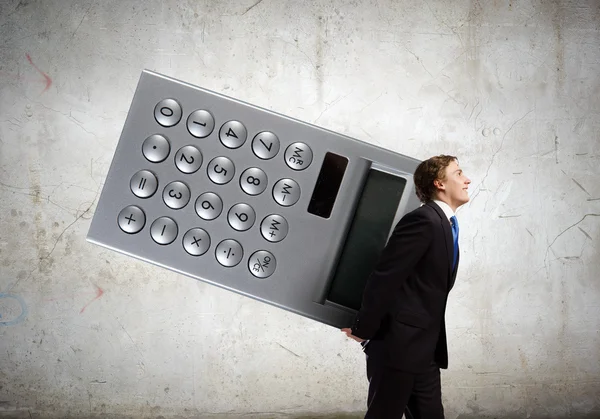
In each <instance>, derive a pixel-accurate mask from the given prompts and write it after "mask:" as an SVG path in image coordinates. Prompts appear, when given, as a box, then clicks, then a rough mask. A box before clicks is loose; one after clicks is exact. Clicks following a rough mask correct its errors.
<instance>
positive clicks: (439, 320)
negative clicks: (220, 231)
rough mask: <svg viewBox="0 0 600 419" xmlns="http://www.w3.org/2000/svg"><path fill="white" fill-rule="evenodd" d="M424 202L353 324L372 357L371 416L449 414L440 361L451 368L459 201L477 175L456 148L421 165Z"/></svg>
mask: <svg viewBox="0 0 600 419" xmlns="http://www.w3.org/2000/svg"><path fill="white" fill-rule="evenodd" d="M414 182H415V189H416V193H417V196H418V197H419V199H420V201H421V202H422V203H423V205H422V206H420V207H419V208H417V209H416V210H414V211H412V212H410V213H408V214H406V215H405V216H404V217H402V219H401V220H400V221H399V222H398V224H397V225H396V226H395V228H394V231H393V233H392V235H391V236H390V238H389V240H388V243H387V245H386V247H385V249H384V250H383V252H382V255H381V257H380V259H379V261H378V263H377V265H376V267H375V269H374V271H373V272H372V274H371V276H370V277H369V280H368V282H367V284H366V286H365V289H364V292H363V299H362V305H361V308H360V311H359V312H358V315H357V316H356V320H355V321H354V324H353V325H352V327H351V328H345V329H342V331H343V332H345V333H346V334H347V335H348V337H350V338H352V339H354V340H356V341H358V342H361V344H362V345H363V347H364V348H363V349H364V351H365V353H366V357H367V377H368V379H369V393H368V397H367V406H368V410H367V413H366V416H365V419H388V418H389V419H400V418H401V417H402V414H403V413H404V412H405V410H406V411H407V412H409V414H407V416H409V415H410V416H412V417H414V418H415V419H434V418H435V419H441V418H444V408H443V406H442V392H441V385H440V368H444V369H445V368H448V350H447V345H446V324H445V320H444V315H445V311H446V302H447V299H448V293H449V292H450V290H451V289H452V286H453V285H454V280H455V278H456V271H457V268H458V260H459V251H458V220H457V219H456V216H455V212H456V209H457V208H458V207H460V206H461V205H463V204H465V203H467V202H469V193H468V186H469V184H470V183H471V181H470V180H469V178H468V177H466V176H465V174H464V173H463V171H462V170H461V168H460V166H459V163H458V160H457V158H456V157H454V156H446V155H440V156H435V157H431V158H430V159H428V160H426V161H424V162H422V163H421V164H419V166H418V167H417V169H416V171H415V173H414Z"/></svg>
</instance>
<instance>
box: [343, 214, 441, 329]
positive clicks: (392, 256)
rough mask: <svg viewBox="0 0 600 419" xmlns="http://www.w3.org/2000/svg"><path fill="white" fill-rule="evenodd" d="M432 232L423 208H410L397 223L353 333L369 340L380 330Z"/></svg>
mask: <svg viewBox="0 0 600 419" xmlns="http://www.w3.org/2000/svg"><path fill="white" fill-rule="evenodd" d="M432 235H433V222H432V221H431V220H430V219H429V218H428V217H427V215H426V213H424V212H423V211H419V210H417V211H413V212H411V213H409V214H407V215H406V216H404V218H402V220H400V222H399V223H398V224H397V225H396V228H395V229H394V232H393V233H392V235H391V237H390V239H389V240H388V243H387V245H386V246H385V248H384V249H383V252H382V254H381V256H380V258H379V261H378V262H377V265H376V266H375V269H374V271H373V272H372V273H371V275H370V277H369V279H368V281H367V284H366V286H365V289H364V291H363V298H362V305H361V308H360V310H359V312H358V315H357V316H356V320H355V321H354V325H353V326H352V334H353V335H354V336H358V337H359V338H361V339H371V338H372V337H373V335H374V334H375V333H376V332H377V330H378V329H379V326H380V324H381V321H382V320H383V317H384V315H385V314H386V312H387V311H388V310H389V309H390V306H391V305H392V303H393V302H394V299H395V297H396V296H397V295H398V290H399V288H400V286H401V285H402V283H403V282H404V281H405V280H406V278H407V277H408V276H409V275H410V273H411V272H412V271H413V269H414V268H415V266H416V265H417V263H418V262H419V260H421V258H422V257H423V255H424V254H425V252H426V251H427V249H428V248H429V245H430V244H431V240H432Z"/></svg>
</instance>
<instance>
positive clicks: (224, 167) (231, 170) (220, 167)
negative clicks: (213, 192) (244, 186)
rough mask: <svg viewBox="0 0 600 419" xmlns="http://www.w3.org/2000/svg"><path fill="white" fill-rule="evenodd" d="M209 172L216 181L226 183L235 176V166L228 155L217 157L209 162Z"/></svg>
mask: <svg viewBox="0 0 600 419" xmlns="http://www.w3.org/2000/svg"><path fill="white" fill-rule="evenodd" d="M207 173H208V177H209V179H210V180H212V181H213V182H214V183H216V184H217V185H225V184H226V183H229V182H230V181H231V179H233V176H235V166H234V165H233V162H232V161H231V160H229V159H228V158H227V157H215V158H214V159H212V160H211V161H210V163H209V164H208V168H207Z"/></svg>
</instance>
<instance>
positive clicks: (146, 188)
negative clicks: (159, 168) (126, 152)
mask: <svg viewBox="0 0 600 419" xmlns="http://www.w3.org/2000/svg"><path fill="white" fill-rule="evenodd" d="M129 187H130V188H131V192H133V194H134V195H135V196H137V197H138V198H150V197H151V196H152V195H154V192H156V189H158V179H156V176H154V173H152V172H151V171H149V170H140V171H139V172H137V173H136V174H135V175H133V176H132V177H131V181H129Z"/></svg>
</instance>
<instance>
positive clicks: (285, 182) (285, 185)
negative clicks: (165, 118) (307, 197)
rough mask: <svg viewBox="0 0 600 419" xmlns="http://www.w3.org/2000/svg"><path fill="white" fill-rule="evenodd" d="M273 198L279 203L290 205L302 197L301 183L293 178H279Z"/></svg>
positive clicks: (285, 205)
mask: <svg viewBox="0 0 600 419" xmlns="http://www.w3.org/2000/svg"><path fill="white" fill-rule="evenodd" d="M273 198H274V199H275V202H277V203H278V204H279V205H281V206H284V207H290V206H292V205H294V204H295V203H296V202H298V200H299V199H300V185H298V183H297V182H296V181H295V180H293V179H281V180H278V181H277V183H276V184H275V186H273Z"/></svg>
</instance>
